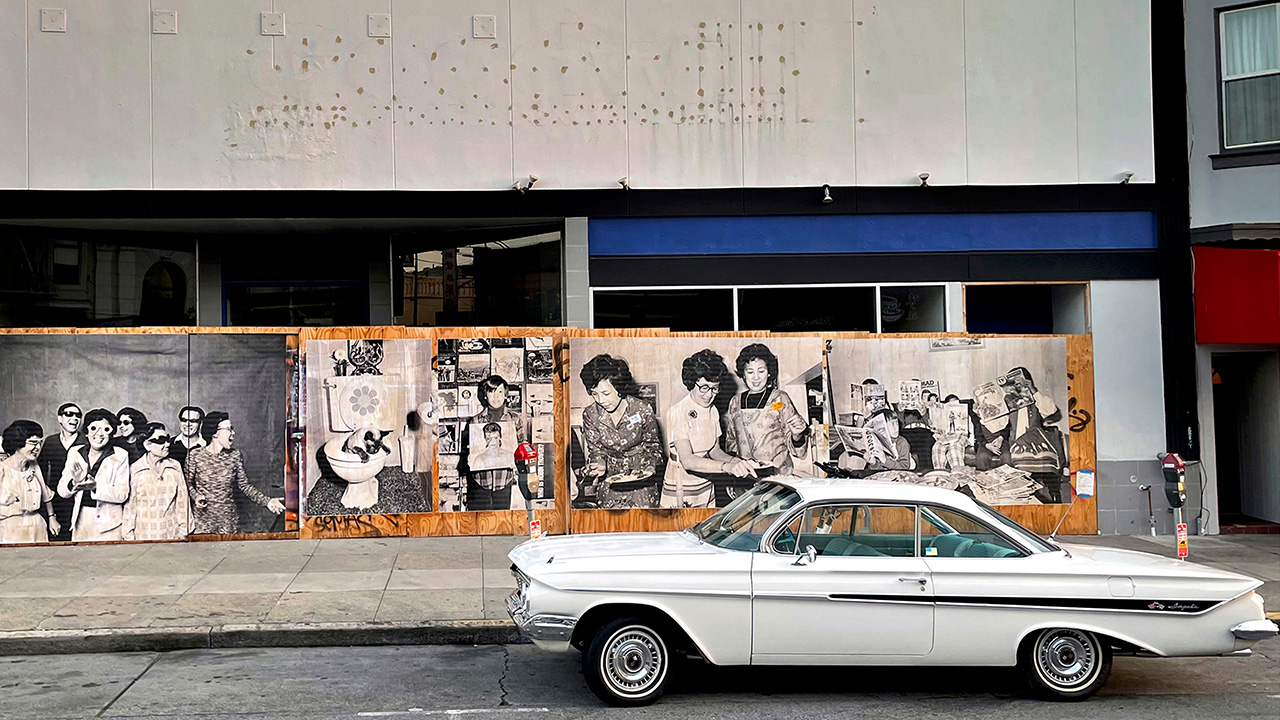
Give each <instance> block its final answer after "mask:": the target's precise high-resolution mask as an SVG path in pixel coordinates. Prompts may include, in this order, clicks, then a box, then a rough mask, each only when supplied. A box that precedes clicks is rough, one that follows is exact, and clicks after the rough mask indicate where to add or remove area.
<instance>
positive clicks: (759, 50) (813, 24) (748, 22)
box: [735, 0, 857, 186]
mask: <svg viewBox="0 0 1280 720" xmlns="http://www.w3.org/2000/svg"><path fill="white" fill-rule="evenodd" d="M742 19H743V26H742V52H743V58H744V63H743V65H742V72H743V76H744V81H743V86H744V87H745V88H746V93H745V94H744V95H743V96H742V97H743V102H744V103H746V107H745V108H744V109H743V116H742V117H743V119H744V121H745V122H744V124H743V146H742V155H743V167H744V170H745V184H746V185H747V186H779V185H822V184H824V183H828V184H831V185H853V184H854V183H855V182H856V180H857V177H856V173H855V171H854V152H853V82H854V81H853V68H852V66H851V65H850V63H849V62H848V60H847V59H848V58H850V57H852V56H853V32H852V30H853V5H852V4H851V3H850V2H847V1H846V2H830V0H742ZM735 29H736V28H735ZM833 58H844V59H845V61H844V62H832V60H833Z"/></svg>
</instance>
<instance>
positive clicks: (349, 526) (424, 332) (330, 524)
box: [301, 326, 569, 538]
mask: <svg viewBox="0 0 1280 720" xmlns="http://www.w3.org/2000/svg"><path fill="white" fill-rule="evenodd" d="M548 336H549V337H551V338H552V347H553V348H555V353H554V355H555V356H556V364H557V373H556V382H555V383H554V384H553V385H554V393H555V395H554V397H555V406H556V408H560V407H562V406H564V403H566V402H568V397H567V395H565V394H564V382H563V377H564V375H563V373H562V372H559V368H560V366H561V356H564V358H565V362H567V348H568V346H567V343H566V342H565V339H564V330H563V329H562V328H511V327H501V328H499V327H466V328H418V327H398V326H387V327H346V328H306V329H304V330H303V331H302V333H301V338H302V342H303V350H304V352H305V347H306V345H305V344H306V341H307V340H351V339H358V338H382V339H430V340H432V342H433V343H434V341H435V340H439V339H460V338H489V337H548ZM434 350H435V348H434V345H433V347H432V356H433V357H434V355H435V352H434ZM562 416H563V417H567V415H566V414H565V413H563V412H561V413H558V414H557V416H556V427H555V452H554V457H553V458H552V460H553V467H554V469H555V477H554V483H555V496H556V507H555V509H552V510H535V511H534V518H535V519H537V520H539V521H540V522H541V523H542V531H543V532H544V533H548V534H564V533H566V532H568V522H569V516H568V507H569V504H568V502H567V501H565V502H561V500H560V499H561V498H562V497H567V493H568V480H567V476H566V474H565V472H566V470H565V468H564V467H563V463H561V462H558V460H559V459H560V458H562V457H564V456H565V453H564V448H565V447H566V443H567V440H566V437H567V433H568V428H567V426H565V425H564V423H563V422H562ZM431 486H432V487H431V497H432V502H438V500H439V497H440V467H439V459H438V458H437V457H435V455H434V453H433V459H432V473H431ZM528 531H529V529H528V515H527V513H526V512H525V511H523V510H498V511H485V512H476V511H471V512H439V511H433V512H429V513H403V514H396V515H339V516H325V517H307V516H305V515H304V516H303V518H302V529H301V536H302V537H304V538H337V537H397V536H404V537H446V536H456V535H521V536H523V535H527V534H528Z"/></svg>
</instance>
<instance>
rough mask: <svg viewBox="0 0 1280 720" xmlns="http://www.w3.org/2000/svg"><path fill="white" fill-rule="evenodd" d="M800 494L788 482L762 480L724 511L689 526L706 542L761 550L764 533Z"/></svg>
mask: <svg viewBox="0 0 1280 720" xmlns="http://www.w3.org/2000/svg"><path fill="white" fill-rule="evenodd" d="M798 502H800V494H799V493H797V492H796V491H795V490H792V489H791V488H789V487H787V486H786V485H779V484H778V483H771V482H762V483H757V484H756V486H755V487H753V488H751V489H750V490H749V491H747V492H746V493H744V494H743V495H740V496H738V498H737V499H736V500H734V501H733V502H731V503H729V504H728V505H726V506H724V508H723V509H721V510H720V512H718V513H716V514H715V515H712V516H711V517H709V518H707V519H706V520H703V521H702V522H700V523H698V524H697V525H694V526H693V527H692V528H690V529H689V532H691V533H693V534H694V535H696V536H697V537H698V539H699V540H702V541H703V542H706V543H710V544H712V545H715V546H717V547H722V548H727V549H729V550H759V549H760V537H761V536H762V535H764V533H765V531H767V530H768V529H769V526H770V525H772V524H773V521H774V520H776V519H777V518H778V516H779V515H781V514H782V513H784V512H786V511H787V510H790V509H791V508H792V507H795V505H796V503H798Z"/></svg>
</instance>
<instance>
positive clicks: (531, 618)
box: [507, 595, 578, 642]
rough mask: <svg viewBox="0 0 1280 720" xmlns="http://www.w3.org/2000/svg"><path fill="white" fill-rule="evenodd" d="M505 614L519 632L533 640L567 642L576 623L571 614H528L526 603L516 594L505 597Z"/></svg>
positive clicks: (576, 620)
mask: <svg viewBox="0 0 1280 720" xmlns="http://www.w3.org/2000/svg"><path fill="white" fill-rule="evenodd" d="M507 614H508V615H510V616H511V621H512V622H514V623H515V624H516V627H517V628H519V629H520V632H522V633H524V634H525V635H528V636H529V637H530V638H531V639H533V640H549V641H559V642H568V641H569V640H570V639H571V638H572V637H573V629H574V628H575V627H576V626H577V625H578V618H576V617H573V616H572V615H552V614H546V613H544V614H540V615H529V606H528V604H526V603H524V602H523V601H522V600H521V599H520V597H519V596H518V595H509V596H508V597H507Z"/></svg>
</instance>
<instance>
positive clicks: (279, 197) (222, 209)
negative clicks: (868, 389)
mask: <svg viewBox="0 0 1280 720" xmlns="http://www.w3.org/2000/svg"><path fill="white" fill-rule="evenodd" d="M1157 125H1159V123H1157ZM1183 162H1184V163H1185V162H1186V160H1185V158H1184V159H1183ZM1162 182H1163V181H1162ZM1181 192H1182V194H1183V195H1184V196H1185V195H1186V187H1185V185H1184V186H1182V190H1181ZM1171 196H1173V195H1172V194H1171V193H1164V192H1162V186H1157V185H1156V184H1153V183H1133V184H1129V185H1121V184H1119V183H1115V184H1090V185H1030V186H983V185H962V186H954V187H936V188H934V187H925V188H920V187H855V186H839V187H832V188H831V197H832V198H833V202H831V203H826V204H824V203H823V202H822V187H821V185H814V186H812V187H760V188H703V189H670V190H629V191H628V190H622V189H621V188H617V187H614V188H601V189H591V190H550V189H548V190H537V189H534V190H531V191H529V192H526V193H524V194H521V193H518V192H516V191H514V190H0V220H22V219H35V218H60V219H72V218H88V219H94V218H564V217H594V218H601V217H663V216H668V217H669V216H707V215H833V214H840V215H847V214H854V213H856V214H879V213H956V212H1059V211H1076V210H1079V211H1085V212H1097V211H1107V210H1147V211H1150V210H1159V209H1161V208H1163V207H1165V206H1166V205H1167V204H1168V202H1169V201H1168V200H1166V199H1164V198H1167V197H1171Z"/></svg>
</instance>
